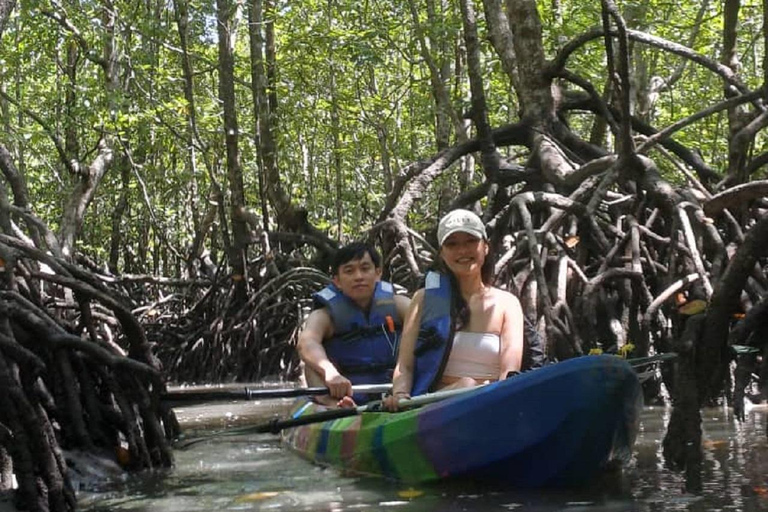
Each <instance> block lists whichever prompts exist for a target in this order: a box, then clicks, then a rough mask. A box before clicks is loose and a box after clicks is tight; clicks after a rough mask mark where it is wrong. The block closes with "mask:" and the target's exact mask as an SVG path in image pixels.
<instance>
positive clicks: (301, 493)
mask: <svg viewBox="0 0 768 512" xmlns="http://www.w3.org/2000/svg"><path fill="white" fill-rule="evenodd" d="M284 405H285V404H283V407H284ZM231 407H232V408H233V411H232V413H231V414H230V416H229V419H228V420H226V421H227V422H230V423H232V422H235V421H237V420H238V419H239V418H242V417H243V416H249V420H250V421H252V420H253V418H254V417H257V418H258V417H259V415H260V414H263V413H264V411H263V410H261V412H258V413H254V412H253V409H252V408H253V407H254V406H243V405H239V406H235V405H232V406H231ZM249 407H250V408H249ZM262 407H274V405H269V406H263V405H262ZM241 408H244V409H242V410H241ZM215 412H216V413H217V414H221V412H222V411H221V410H216V411H215ZM228 412H229V411H228ZM272 412H274V409H269V414H271V413H272ZM208 413H211V411H208V412H207V413H206V412H203V413H200V412H194V413H192V414H193V415H197V416H196V418H197V419H196V420H194V421H189V418H186V419H187V420H188V421H186V422H185V424H186V425H192V426H194V428H211V427H210V425H208V424H206V423H205V421H204V419H201V418H204V417H205V416H206V414H208ZM220 417H221V416H219V418H220ZM703 418H704V425H703V429H704V463H703V471H704V474H703V482H704V487H703V492H702V494H701V495H691V494H686V493H685V492H684V491H683V489H684V484H685V482H684V475H682V474H679V473H673V472H671V471H669V470H667V469H666V468H665V467H664V465H663V459H662V446H661V444H662V439H663V433H664V429H665V426H666V424H667V422H668V421H669V411H668V410H667V409H664V408H659V407H647V408H646V409H645V410H644V411H643V416H642V419H641V429H640V433H639V436H638V440H637V443H636V450H635V454H634V456H633V458H632V460H631V462H630V463H629V464H628V465H627V466H625V468H624V469H623V470H620V471H613V472H607V473H606V475H604V476H603V477H602V478H601V479H600V480H598V481H596V482H594V483H593V484H592V485H590V486H589V487H588V488H585V489H579V490H554V491H553V490H536V491H513V490H509V489H503V488H498V487H488V486H487V485H481V484H477V483H473V482H451V483H442V484H438V485H433V486H426V487H419V488H413V487H408V486H403V485H399V484H396V483H393V482H387V481H383V480H380V479H375V478H357V477H348V476H344V475H342V474H340V473H339V472H338V471H336V470H333V469H323V468H320V467H318V466H315V465H313V464H311V463H309V462H306V461H304V460H302V459H300V458H298V457H297V456H295V455H294V454H292V453H290V452H288V451H286V450H284V449H283V448H282V447H281V446H280V444H279V442H278V441H277V439H276V438H275V436H270V435H259V436H248V437H230V438H220V439H218V440H216V441H211V442H207V443H201V444H197V445H194V446H192V447H191V448H189V449H188V450H185V451H178V452H177V453H176V467H175V468H174V469H173V470H171V471H167V472H164V473H161V474H159V473H151V474H145V475H140V476H138V477H135V478H131V479H130V480H129V481H128V482H126V483H125V484H123V485H121V486H120V488H119V489H117V490H114V491H112V492H109V493H99V494H83V495H81V496H80V499H81V505H82V507H83V509H84V510H88V511H92V512H96V511H106V510H133V511H160V512H174V511H198V510H199V511H209V510H232V511H235V510H236V511H257V510H259V511H260V510H276V511H290V512H293V511H327V512H342V511H357V510H361V511H425V512H426V511H441V512H442V511H445V512H459V511H487V510H525V511H536V512H550V511H561V510H567V511H568V512H579V511H582V510H584V511H586V510H589V511H595V512H600V511H604V512H614V511H617V512H618V511H642V512H646V511H648V512H655V511H662V510H663V511H691V512H698V511H702V512H703V511H721V510H722V511H727V510H739V511H745V512H750V511H768V443H766V436H765V422H766V410H765V409H761V408H756V409H753V410H752V411H750V412H749V413H748V414H747V419H746V421H745V422H743V423H738V422H736V421H735V419H734V417H733V414H732V412H731V411H730V410H727V409H724V408H721V409H708V410H706V411H704V412H703ZM182 419H184V418H182Z"/></svg>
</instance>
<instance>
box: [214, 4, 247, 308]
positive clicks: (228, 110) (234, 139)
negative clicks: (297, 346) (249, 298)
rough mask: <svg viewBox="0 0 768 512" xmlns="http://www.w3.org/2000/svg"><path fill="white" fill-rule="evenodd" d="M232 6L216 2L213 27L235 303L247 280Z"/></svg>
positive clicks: (242, 294)
mask: <svg viewBox="0 0 768 512" xmlns="http://www.w3.org/2000/svg"><path fill="white" fill-rule="evenodd" d="M235 9H236V6H235V4H234V3H233V2H231V1H230V0H217V1H216V18H217V23H216V26H217V30H218V35H219V39H218V41H219V100H220V101H221V104H222V108H223V111H224V124H223V126H222V128H223V130H224V141H225V146H226V153H227V178H228V181H229V202H230V209H229V210H230V220H231V223H232V245H231V247H230V251H229V255H228V256H229V264H230V265H231V267H232V281H233V285H234V289H235V302H236V303H237V304H242V303H244V302H245V300H246V293H247V284H248V280H247V278H246V276H245V259H246V250H247V244H248V227H247V225H246V222H245V220H244V219H243V218H242V216H241V215H240V214H239V212H240V211H241V210H243V209H244V208H245V186H244V184H243V171H242V169H241V167H240V149H239V145H238V140H239V137H240V134H239V131H238V123H237V109H236V106H235V78H234V54H233V45H234V34H233V33H232V31H233V29H234V15H235Z"/></svg>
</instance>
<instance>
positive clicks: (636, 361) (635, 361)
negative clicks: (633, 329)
mask: <svg viewBox="0 0 768 512" xmlns="http://www.w3.org/2000/svg"><path fill="white" fill-rule="evenodd" d="M676 357H677V354H676V353H675V352H667V353H665V354H656V355H653V356H647V357H635V358H632V359H627V362H628V363H629V365H630V366H631V367H632V368H639V367H641V366H645V365H648V364H654V363H663V362H664V361H669V360H671V359H674V358H676Z"/></svg>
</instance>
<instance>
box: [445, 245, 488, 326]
mask: <svg viewBox="0 0 768 512" xmlns="http://www.w3.org/2000/svg"><path fill="white" fill-rule="evenodd" d="M485 243H486V245H487V246H488V254H486V255H485V261H484V262H483V266H482V267H480V279H482V281H483V284H485V285H488V286H491V285H492V284H493V281H494V276H493V267H494V263H493V254H492V249H491V244H489V243H488V241H487V240H485ZM434 266H435V270H437V271H438V272H440V273H441V274H445V275H446V276H448V278H449V279H450V280H451V321H452V322H453V330H454V332H455V331H460V330H461V329H462V328H464V327H465V326H466V325H467V324H469V304H467V301H466V300H464V297H463V296H462V295H461V290H460V289H459V282H458V280H457V279H456V276H454V275H453V272H451V270H450V269H449V268H448V265H446V264H445V262H443V259H442V258H441V257H439V256H438V258H437V260H436V261H435V265H434Z"/></svg>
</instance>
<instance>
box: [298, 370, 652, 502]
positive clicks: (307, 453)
mask: <svg viewBox="0 0 768 512" xmlns="http://www.w3.org/2000/svg"><path fill="white" fill-rule="evenodd" d="M641 406H642V393H641V388H640V383H639V381H638V378H637V374H636V372H635V371H634V369H633V368H632V367H631V366H630V365H629V364H628V363H627V362H626V361H624V360H622V359H620V358H618V357H615V356H610V355H598V356H587V357H579V358H574V359H569V360H567V361H563V362H560V363H556V364H553V365H549V366H546V367H544V368H540V369H538V370H534V371H531V372H526V373H523V374H520V375H518V376H515V377H513V378H511V379H507V380H504V381H500V382H496V383H493V384H490V385H487V386H484V387H481V388H478V389H476V390H472V391H469V392H467V393H462V394H460V395H458V396H454V397H452V398H448V399H446V400H443V401H440V402H437V403H432V404H429V405H426V406H424V407H421V408H419V409H413V410H409V411H404V412H399V413H388V412H365V413H362V414H359V415H357V416H352V417H347V418H340V419H336V420H332V421H326V422H324V423H315V424H309V425H303V426H301V427H296V428H293V429H289V430H286V431H285V432H284V433H283V440H284V442H285V443H286V444H287V445H288V446H289V447H290V448H291V449H293V450H295V451H296V452H298V453H299V454H300V455H301V456H303V457H305V458H307V459H309V460H312V461H315V462H317V463H319V464H323V465H330V466H335V467H338V468H340V469H342V470H344V471H345V472H348V473H351V474H360V475H376V476H382V477H385V478H389V479H393V480H398V481H402V482H407V483H424V482H431V481H436V480H442V479H447V478H466V479H478V480H493V481H501V482H503V483H504V484H505V485H509V486H512V487H543V486H571V485H579V484H583V483H585V482H586V481H588V480H589V479H591V478H593V477H594V476H595V475H596V474H597V473H598V472H599V471H600V470H601V469H602V467H603V466H604V465H605V464H606V463H607V462H608V461H609V460H611V459H619V460H622V459H626V458H628V457H629V455H630V452H631V447H632V444H633V442H634V438H635V434H636V433H637V424H638V419H639V413H640V409H641ZM323 409H324V408H323V407H321V406H318V405H316V404H314V403H308V402H306V401H303V402H300V403H298V404H297V405H296V406H295V408H294V411H293V415H294V417H299V416H301V415H304V414H312V413H315V412H318V411H321V410H323Z"/></svg>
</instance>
